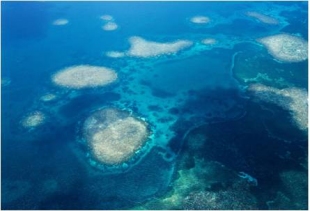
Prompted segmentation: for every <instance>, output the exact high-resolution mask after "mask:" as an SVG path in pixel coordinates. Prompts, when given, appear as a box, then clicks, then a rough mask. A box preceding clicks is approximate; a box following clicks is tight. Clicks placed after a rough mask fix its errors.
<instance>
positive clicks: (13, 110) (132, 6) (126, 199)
mask: <svg viewBox="0 0 310 211" xmlns="http://www.w3.org/2000/svg"><path fill="white" fill-rule="evenodd" d="M1 4H2V5H1V6H2V11H1V14H2V35H1V36H2V54H1V60H2V64H1V65H2V66H1V74H2V88H1V94H2V95H1V102H2V103H1V106H2V114H1V116H2V117H1V118H2V119H1V120H2V125H1V127H2V128H1V131H2V134H1V142H2V151H1V156H2V181H1V185H2V189H1V199H2V200H1V206H2V208H3V209H307V204H308V203H307V199H308V195H307V194H308V192H307V171H308V170H307V154H308V152H307V139H308V137H307V131H305V130H301V129H300V128H299V127H298V125H297V124H296V119H294V114H296V112H295V113H294V111H292V110H290V109H288V107H287V106H283V105H279V104H275V103H272V102H271V101H269V102H266V101H263V100H259V98H257V96H256V95H255V94H253V93H252V92H251V91H249V90H250V89H249V87H251V86H252V85H253V84H257V83H259V84H262V85H264V86H268V87H273V88H274V89H289V88H297V89H298V90H303V91H305V92H306V91H307V86H308V80H307V78H308V77H307V76H308V60H305V61H300V62H285V61H279V60H277V59H275V58H274V57H273V56H272V55H271V54H270V53H269V52H268V49H266V47H264V46H263V45H261V44H260V43H258V42H257V41H256V39H258V38H261V37H266V36H271V35H275V34H281V33H285V34H290V35H293V36H297V37H299V38H301V39H304V40H307V37H308V34H307V33H308V28H307V27H308V20H307V17H308V4H307V2H89V3H88V2H2V3H1ZM251 11H255V12H257V13H260V14H265V15H267V16H268V17H272V18H274V19H276V20H277V21H278V24H276V25H272V24H267V23H264V22H262V21H261V20H259V19H256V18H253V17H250V16H248V15H247V12H251ZM107 14H108V15H111V16H113V19H114V22H115V23H116V24H117V25H118V28H117V29H116V30H113V31H105V30H103V28H102V26H103V25H104V24H105V23H106V21H104V20H102V19H101V18H100V17H101V16H102V15H107ZM194 16H207V17H208V18H209V19H210V22H208V23H206V24H197V23H196V24H195V23H193V22H191V18H192V17H194ZM57 19H66V20H68V23H67V24H66V25H54V24H53V22H54V21H55V20H57ZM133 36H138V37H141V38H143V39H145V40H147V41H150V42H157V43H169V42H176V41H178V40H186V41H189V42H191V46H188V47H186V48H184V49H181V50H179V51H177V52H175V53H173V54H163V55H158V56H155V57H150V58H143V57H142V58H140V57H135V56H130V51H129V49H130V47H131V43H130V37H133ZM206 38H209V39H214V40H215V43H212V44H203V43H202V40H203V39H206ZM140 47H141V46H140ZM153 49H154V47H152V48H151V49H147V48H146V49H142V52H143V50H144V51H146V50H147V51H150V50H153ZM168 49H170V50H171V49H172V47H171V46H170V48H168ZM110 51H118V52H123V53H124V52H125V56H124V57H121V58H111V57H108V56H107V52H110ZM74 65H93V66H103V67H107V68H111V69H113V70H115V72H116V73H117V74H118V79H117V81H116V82H114V83H112V84H110V85H108V86H105V87H96V88H85V89H79V90H75V89H70V88H64V87H60V86H57V85H56V84H54V83H53V81H52V76H53V75H54V74H55V73H57V72H58V71H60V70H62V69H64V68H66V67H69V66H74ZM302 93H304V92H302ZM46 94H53V95H54V96H55V99H54V100H51V101H44V100H42V96H44V95H46ZM306 95H307V93H306ZM302 96H304V95H302ZM290 100H292V99H289V100H288V101H287V102H291V101H290ZM303 100H306V99H303ZM303 100H301V102H303ZM298 102H300V101H298ZM294 105H295V104H293V106H294ZM298 105H300V104H298ZM300 106H302V105H300ZM306 106H307V105H306ZM103 108H116V109H121V110H122V109H123V110H125V111H126V112H129V113H131V114H132V115H133V116H134V117H136V118H139V119H140V120H143V121H146V122H147V123H148V128H149V130H150V131H151V135H150V137H149V139H148V141H147V144H145V145H144V146H143V147H141V148H140V149H139V150H138V153H137V154H136V155H134V156H133V157H132V159H130V160H128V161H126V162H125V163H123V164H120V165H116V166H111V165H105V164H102V163H100V162H99V161H98V160H96V159H94V157H93V155H92V154H91V150H90V146H89V145H88V142H87V140H85V136H84V134H83V124H84V121H85V120H86V119H87V118H88V117H89V116H90V115H91V114H92V113H93V112H95V111H97V110H99V109H103ZM290 108H291V107H290ZM294 108H295V107H294ZM299 108H301V109H300V110H302V109H303V108H305V107H299ZM34 111H40V112H42V113H43V114H44V115H45V119H44V122H43V124H41V125H39V126H37V127H30V128H25V127H23V120H24V119H25V118H26V117H27V116H28V115H29V114H31V113H32V112H34ZM242 172H243V173H242ZM237 196H238V197H237ZM212 199H214V200H213V201H212ZM223 199H225V200H223ZM198 202H199V203H198Z"/></svg>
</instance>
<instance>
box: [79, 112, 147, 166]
mask: <svg viewBox="0 0 310 211" xmlns="http://www.w3.org/2000/svg"><path fill="white" fill-rule="evenodd" d="M83 134H84V137H85V139H86V141H87V143H88V146H89V149H90V151H91V154H92V156H93V158H94V159H95V160H97V161H99V162H100V163H103V164H106V165H119V164H122V163H124V162H126V161H128V160H130V159H131V158H132V157H133V156H134V155H135V153H137V151H138V150H139V149H140V148H141V147H142V146H143V145H144V144H145V142H146V141H147V139H148V136H149V130H148V127H147V124H146V122H144V121H142V120H140V119H138V118H135V117H133V116H131V115H130V114H129V113H128V112H125V111H121V110H117V109H114V108H107V109H103V110H99V111H97V112H95V113H94V114H92V115H91V116H90V117H88V118H87V119H86V121H85V123H84V127H83Z"/></svg>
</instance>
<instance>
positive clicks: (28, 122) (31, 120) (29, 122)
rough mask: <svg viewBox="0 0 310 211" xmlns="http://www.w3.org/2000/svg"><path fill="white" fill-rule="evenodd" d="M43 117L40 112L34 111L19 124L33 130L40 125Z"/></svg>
mask: <svg viewBox="0 0 310 211" xmlns="http://www.w3.org/2000/svg"><path fill="white" fill-rule="evenodd" d="M45 118H46V117H45V115H44V114H43V113H42V112H41V111H34V112H31V113H30V114H29V115H27V116H26V117H25V118H24V119H23V120H22V122H21V124H22V126H23V127H25V128H34V127H37V126H39V125H41V124H42V123H43V122H44V120H45Z"/></svg>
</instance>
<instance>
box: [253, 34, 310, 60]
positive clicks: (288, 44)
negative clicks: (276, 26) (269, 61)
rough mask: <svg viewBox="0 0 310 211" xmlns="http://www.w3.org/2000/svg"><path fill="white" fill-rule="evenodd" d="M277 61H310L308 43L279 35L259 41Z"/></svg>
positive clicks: (285, 35)
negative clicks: (309, 59) (309, 58)
mask: <svg viewBox="0 0 310 211" xmlns="http://www.w3.org/2000/svg"><path fill="white" fill-rule="evenodd" d="M257 41H258V42H259V43H261V44H263V45H264V46H265V47H266V48H267V49H268V52H269V53H270V54H271V55H272V56H273V57H274V58H276V59H278V60H280V61H284V62H300V61H304V60H306V59H308V42H307V41H305V40H304V39H302V38H301V37H297V36H292V35H288V34H278V35H273V36H269V37H264V38H261V39H258V40H257Z"/></svg>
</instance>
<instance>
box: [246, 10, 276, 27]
mask: <svg viewBox="0 0 310 211" xmlns="http://www.w3.org/2000/svg"><path fill="white" fill-rule="evenodd" d="M246 14H247V16H249V17H253V18H255V19H257V20H258V21H260V22H262V23H266V24H271V25H277V24H279V21H277V20H276V19H274V18H272V17H269V16H267V15H264V14H261V13H258V12H247V13H246Z"/></svg>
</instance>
